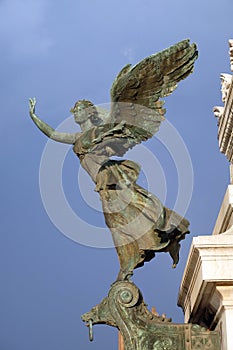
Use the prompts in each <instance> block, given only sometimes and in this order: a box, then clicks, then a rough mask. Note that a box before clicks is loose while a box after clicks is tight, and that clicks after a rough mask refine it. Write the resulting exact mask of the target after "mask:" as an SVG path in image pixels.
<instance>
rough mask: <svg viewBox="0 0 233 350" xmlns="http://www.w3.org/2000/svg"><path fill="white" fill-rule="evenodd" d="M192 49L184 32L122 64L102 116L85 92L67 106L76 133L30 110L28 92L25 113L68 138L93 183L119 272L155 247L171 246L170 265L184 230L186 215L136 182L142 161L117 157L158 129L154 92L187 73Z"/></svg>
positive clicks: (160, 115) (124, 275) (159, 105)
mask: <svg viewBox="0 0 233 350" xmlns="http://www.w3.org/2000/svg"><path fill="white" fill-rule="evenodd" d="M197 55H198V54H197V49H196V45H195V44H190V43H189V40H183V41H181V42H179V43H177V44H176V45H174V46H171V47H169V48H168V49H166V50H163V51H161V52H159V53H157V54H154V55H151V56H149V57H147V58H145V59H144V60H142V61H141V62H139V63H138V64H136V65H135V66H131V65H126V66H125V67H124V68H123V69H122V70H121V71H120V73H119V74H118V76H117V77H116V79H115V81H114V82H113V85H112V88H111V108H110V111H109V113H108V115H107V116H105V117H102V116H101V115H100V114H99V113H98V110H97V108H96V107H95V105H94V104H93V103H92V102H90V101H86V100H79V101H78V102H76V103H75V105H74V107H73V108H72V109H71V112H72V114H73V115H74V119H75V122H76V123H78V124H79V125H80V128H81V131H82V132H81V133H79V132H78V133H74V134H69V133H60V132H57V131H56V130H54V129H53V128H51V127H50V126H49V125H48V124H46V123H45V122H43V121H42V120H41V119H39V118H38V117H37V116H36V114H35V104H36V100H35V99H30V116H31V118H32V120H33V121H34V123H35V124H36V125H37V127H38V128H39V129H40V130H41V131H42V132H43V133H44V134H45V135H46V136H48V137H49V138H51V139H53V140H55V141H57V142H62V143H68V144H71V145H73V151H74V153H75V154H76V155H77V156H78V157H79V159H80V163H81V165H82V167H83V168H84V169H85V170H86V171H87V173H88V174H89V175H90V176H91V178H92V180H93V181H94V182H95V184H96V191H97V192H98V193H99V195H100V199H101V201H102V206H103V213H104V216H105V221H106V224H107V226H108V227H109V229H110V231H111V233H112V236H113V241H114V244H115V247H116V250H117V254H118V257H119V262H120V272H119V275H118V280H128V279H129V277H130V276H131V275H132V274H133V270H134V269H135V268H137V267H140V266H142V265H143V264H144V262H145V261H150V260H151V259H152V258H153V257H154V256H155V252H169V253H170V255H171V257H172V259H173V266H174V267H175V266H176V264H177V263H178V260H179V248H180V244H179V242H180V240H182V239H184V238H185V234H187V233H188V232H189V230H188V226H189V222H188V221H187V220H186V219H185V218H183V217H181V216H179V215H178V214H176V213H175V212H174V211H172V210H170V209H168V208H166V207H164V206H163V205H162V203H161V202H160V200H159V199H158V198H157V197H156V196H154V195H153V194H152V193H150V192H148V191H147V190H146V189H144V188H142V187H141V186H139V185H138V184H137V179H138V176H139V172H140V166H139V165H138V164H137V163H135V162H133V161H131V160H124V159H116V157H122V156H123V155H124V154H125V153H126V152H127V151H128V150H129V149H130V148H132V147H134V146H135V145H137V144H139V143H141V142H142V141H146V140H148V139H149V138H151V137H152V136H153V135H154V134H155V133H156V131H157V130H158V128H159V126H160V123H161V122H162V121H163V120H164V119H165V117H164V114H165V109H164V108H163V101H161V100H160V98H161V97H164V96H167V95H170V94H171V93H172V92H173V90H174V89H175V88H176V87H177V83H178V82H179V81H181V80H183V79H184V78H186V77H187V76H188V75H189V74H190V73H192V71H193V67H194V62H195V60H196V58H197ZM112 157H113V158H112ZM77 229H78V228H77Z"/></svg>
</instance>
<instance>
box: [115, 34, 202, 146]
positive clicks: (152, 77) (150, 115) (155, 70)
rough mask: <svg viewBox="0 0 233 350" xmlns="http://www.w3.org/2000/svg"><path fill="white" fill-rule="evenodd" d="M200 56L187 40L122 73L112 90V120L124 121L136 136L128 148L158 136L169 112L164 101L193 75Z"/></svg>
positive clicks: (127, 67)
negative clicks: (163, 99) (180, 82)
mask: <svg viewBox="0 0 233 350" xmlns="http://www.w3.org/2000/svg"><path fill="white" fill-rule="evenodd" d="M197 56H198V52H197V47H196V44H190V42H189V40H183V41H181V42H179V43H177V44H176V45H173V46H171V47H169V48H168V49H165V50H163V51H161V52H159V53H157V54H154V55H152V56H149V57H147V58H145V59H144V60H142V61H141V62H139V63H138V64H136V65H135V66H133V67H132V66H131V65H130V64H128V65H126V66H125V67H124V68H123V69H122V70H121V71H120V73H119V74H118V76H117V77H116V79H115V81H114V82H113V85H112V88H111V100H112V107H111V120H112V121H114V123H116V124H118V123H121V122H123V121H124V122H125V123H126V124H127V127H128V134H129V133H132V135H131V136H132V139H134V142H131V143H129V147H127V145H126V144H124V148H125V149H127V148H132V146H133V144H137V143H140V142H141V141H145V140H147V139H148V138H150V137H152V136H153V135H154V134H155V133H156V131H157V130H158V128H159V126H160V124H161V122H162V121H163V120H164V119H165V118H164V115H165V112H166V110H165V109H164V108H163V104H164V102H163V101H161V100H160V98H161V97H165V96H168V95H170V94H171V93H172V92H173V91H174V90H175V89H176V87H177V83H178V82H179V81H181V80H183V79H185V78H186V77H187V76H188V75H189V74H191V73H192V72H193V68H194V62H195V60H196V58H197ZM129 131H130V132H129ZM122 137H124V135H122ZM121 153H122V152H121Z"/></svg>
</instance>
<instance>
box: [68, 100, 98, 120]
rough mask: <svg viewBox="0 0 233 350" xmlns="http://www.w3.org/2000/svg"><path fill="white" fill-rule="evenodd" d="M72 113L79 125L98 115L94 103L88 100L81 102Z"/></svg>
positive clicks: (76, 104)
mask: <svg viewBox="0 0 233 350" xmlns="http://www.w3.org/2000/svg"><path fill="white" fill-rule="evenodd" d="M70 111H71V113H73V115H74V120H75V122H76V123H78V124H81V123H84V122H85V121H87V120H88V119H89V118H91V117H92V116H93V115H95V114H96V113H97V111H96V108H95V106H94V105H93V103H91V102H90V101H87V100H79V101H78V102H76V103H75V105H74V107H73V108H72V109H71V110H70Z"/></svg>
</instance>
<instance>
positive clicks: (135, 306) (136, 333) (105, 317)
mask: <svg viewBox="0 0 233 350" xmlns="http://www.w3.org/2000/svg"><path fill="white" fill-rule="evenodd" d="M82 319H83V321H85V322H86V323H87V325H88V326H89V329H92V326H93V325H94V324H107V325H110V326H113V327H117V328H118V329H119V330H120V332H121V334H122V336H123V339H124V347H125V350H132V349H133V350H220V338H219V333H218V332H217V331H209V330H207V329H206V328H203V327H200V326H198V325H193V324H176V323H172V322H171V319H168V318H166V317H165V316H156V315H154V314H153V313H151V312H150V311H149V310H148V309H147V307H146V304H145V303H144V301H143V297H142V294H141V292H140V291H139V289H138V288H137V287H136V286H135V284H133V283H132V282H129V281H120V282H115V283H114V284H113V285H112V287H111V288H110V291H109V294H108V297H106V298H104V299H103V301H102V302H101V303H100V304H98V305H97V306H95V307H94V308H92V310H91V311H90V312H87V313H86V314H84V315H83V316H82ZM90 320H91V321H90Z"/></svg>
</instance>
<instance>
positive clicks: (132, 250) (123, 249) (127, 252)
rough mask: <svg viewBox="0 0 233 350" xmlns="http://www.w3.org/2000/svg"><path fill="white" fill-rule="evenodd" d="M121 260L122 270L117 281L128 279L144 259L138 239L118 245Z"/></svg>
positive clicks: (117, 249)
mask: <svg viewBox="0 0 233 350" xmlns="http://www.w3.org/2000/svg"><path fill="white" fill-rule="evenodd" d="M116 251H117V254H118V259H119V262H120V272H119V274H118V277H117V281H123V280H128V279H129V278H130V276H132V275H133V270H134V269H135V267H136V266H137V265H138V264H140V263H141V262H142V261H143V260H144V255H143V252H142V251H140V250H139V248H138V244H137V241H133V242H131V243H127V244H124V245H120V246H119V245H118V246H116Z"/></svg>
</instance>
